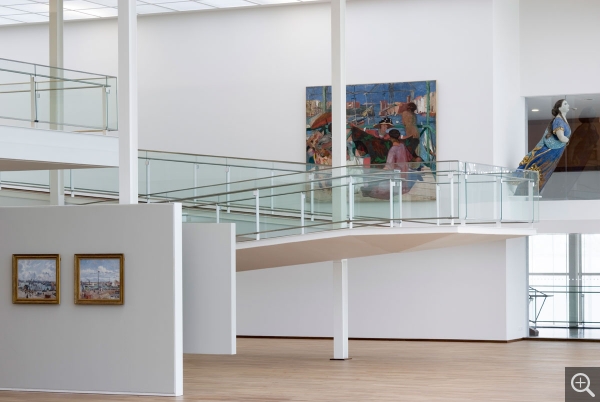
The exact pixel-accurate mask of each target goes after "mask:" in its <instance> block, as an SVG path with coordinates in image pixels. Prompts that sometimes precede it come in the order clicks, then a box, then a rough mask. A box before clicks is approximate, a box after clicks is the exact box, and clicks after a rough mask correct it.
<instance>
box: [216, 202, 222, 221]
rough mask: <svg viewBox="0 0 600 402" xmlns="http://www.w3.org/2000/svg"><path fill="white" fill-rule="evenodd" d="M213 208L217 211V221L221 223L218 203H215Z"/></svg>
mask: <svg viewBox="0 0 600 402" xmlns="http://www.w3.org/2000/svg"><path fill="white" fill-rule="evenodd" d="M215 210H216V213H217V223H221V207H220V206H219V204H217V205H215Z"/></svg>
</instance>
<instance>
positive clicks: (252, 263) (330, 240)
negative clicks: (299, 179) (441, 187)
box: [237, 226, 536, 271]
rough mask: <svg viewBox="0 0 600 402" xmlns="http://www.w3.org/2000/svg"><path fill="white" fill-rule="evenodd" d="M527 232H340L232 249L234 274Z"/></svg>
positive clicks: (451, 228) (460, 229)
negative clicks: (235, 265) (235, 267)
mask: <svg viewBox="0 0 600 402" xmlns="http://www.w3.org/2000/svg"><path fill="white" fill-rule="evenodd" d="M535 233H536V231H535V229H532V228H518V227H514V228H497V227H473V226H445V227H438V226H435V227H426V228H370V229H341V230H337V231H329V232H323V233H315V234H306V235H302V236H289V237H282V238H276V239H266V240H259V241H247V242H241V243H238V244H237V271H250V270H255V269H263V268H274V267H282V266H288V265H299V264H308V263H316V262H323V261H335V260H341V259H348V258H358V257H368V256H373V255H380V254H392V253H404V252H411V251H422V250H434V249H438V248H444V247H456V246H463V245H469V244H475V243H483V242H490V241H499V240H506V239H511V238H516V237H523V236H530V235H534V234H535Z"/></svg>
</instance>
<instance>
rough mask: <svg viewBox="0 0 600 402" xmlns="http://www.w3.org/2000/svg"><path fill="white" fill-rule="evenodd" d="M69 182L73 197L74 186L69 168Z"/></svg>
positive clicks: (71, 170) (71, 171)
mask: <svg viewBox="0 0 600 402" xmlns="http://www.w3.org/2000/svg"><path fill="white" fill-rule="evenodd" d="M69 184H70V185H71V197H75V186H74V185H73V169H69Z"/></svg>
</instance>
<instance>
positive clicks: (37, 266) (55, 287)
mask: <svg viewBox="0 0 600 402" xmlns="http://www.w3.org/2000/svg"><path fill="white" fill-rule="evenodd" d="M12 295H13V303H14V304H60V255H58V254H13V292H12Z"/></svg>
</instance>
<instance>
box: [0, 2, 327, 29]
mask: <svg viewBox="0 0 600 402" xmlns="http://www.w3.org/2000/svg"><path fill="white" fill-rule="evenodd" d="M312 1H317V0H138V1H137V12H138V14H155V13H172V12H181V11H198V10H213V9H218V8H232V7H257V6H264V5H273V4H291V3H306V2H312ZM117 3H118V0H64V16H63V18H64V20H65V21H68V20H85V19H94V18H108V17H116V16H117V14H118V12H117ZM48 13H49V6H48V0H0V25H12V24H22V23H40V22H48Z"/></svg>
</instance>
